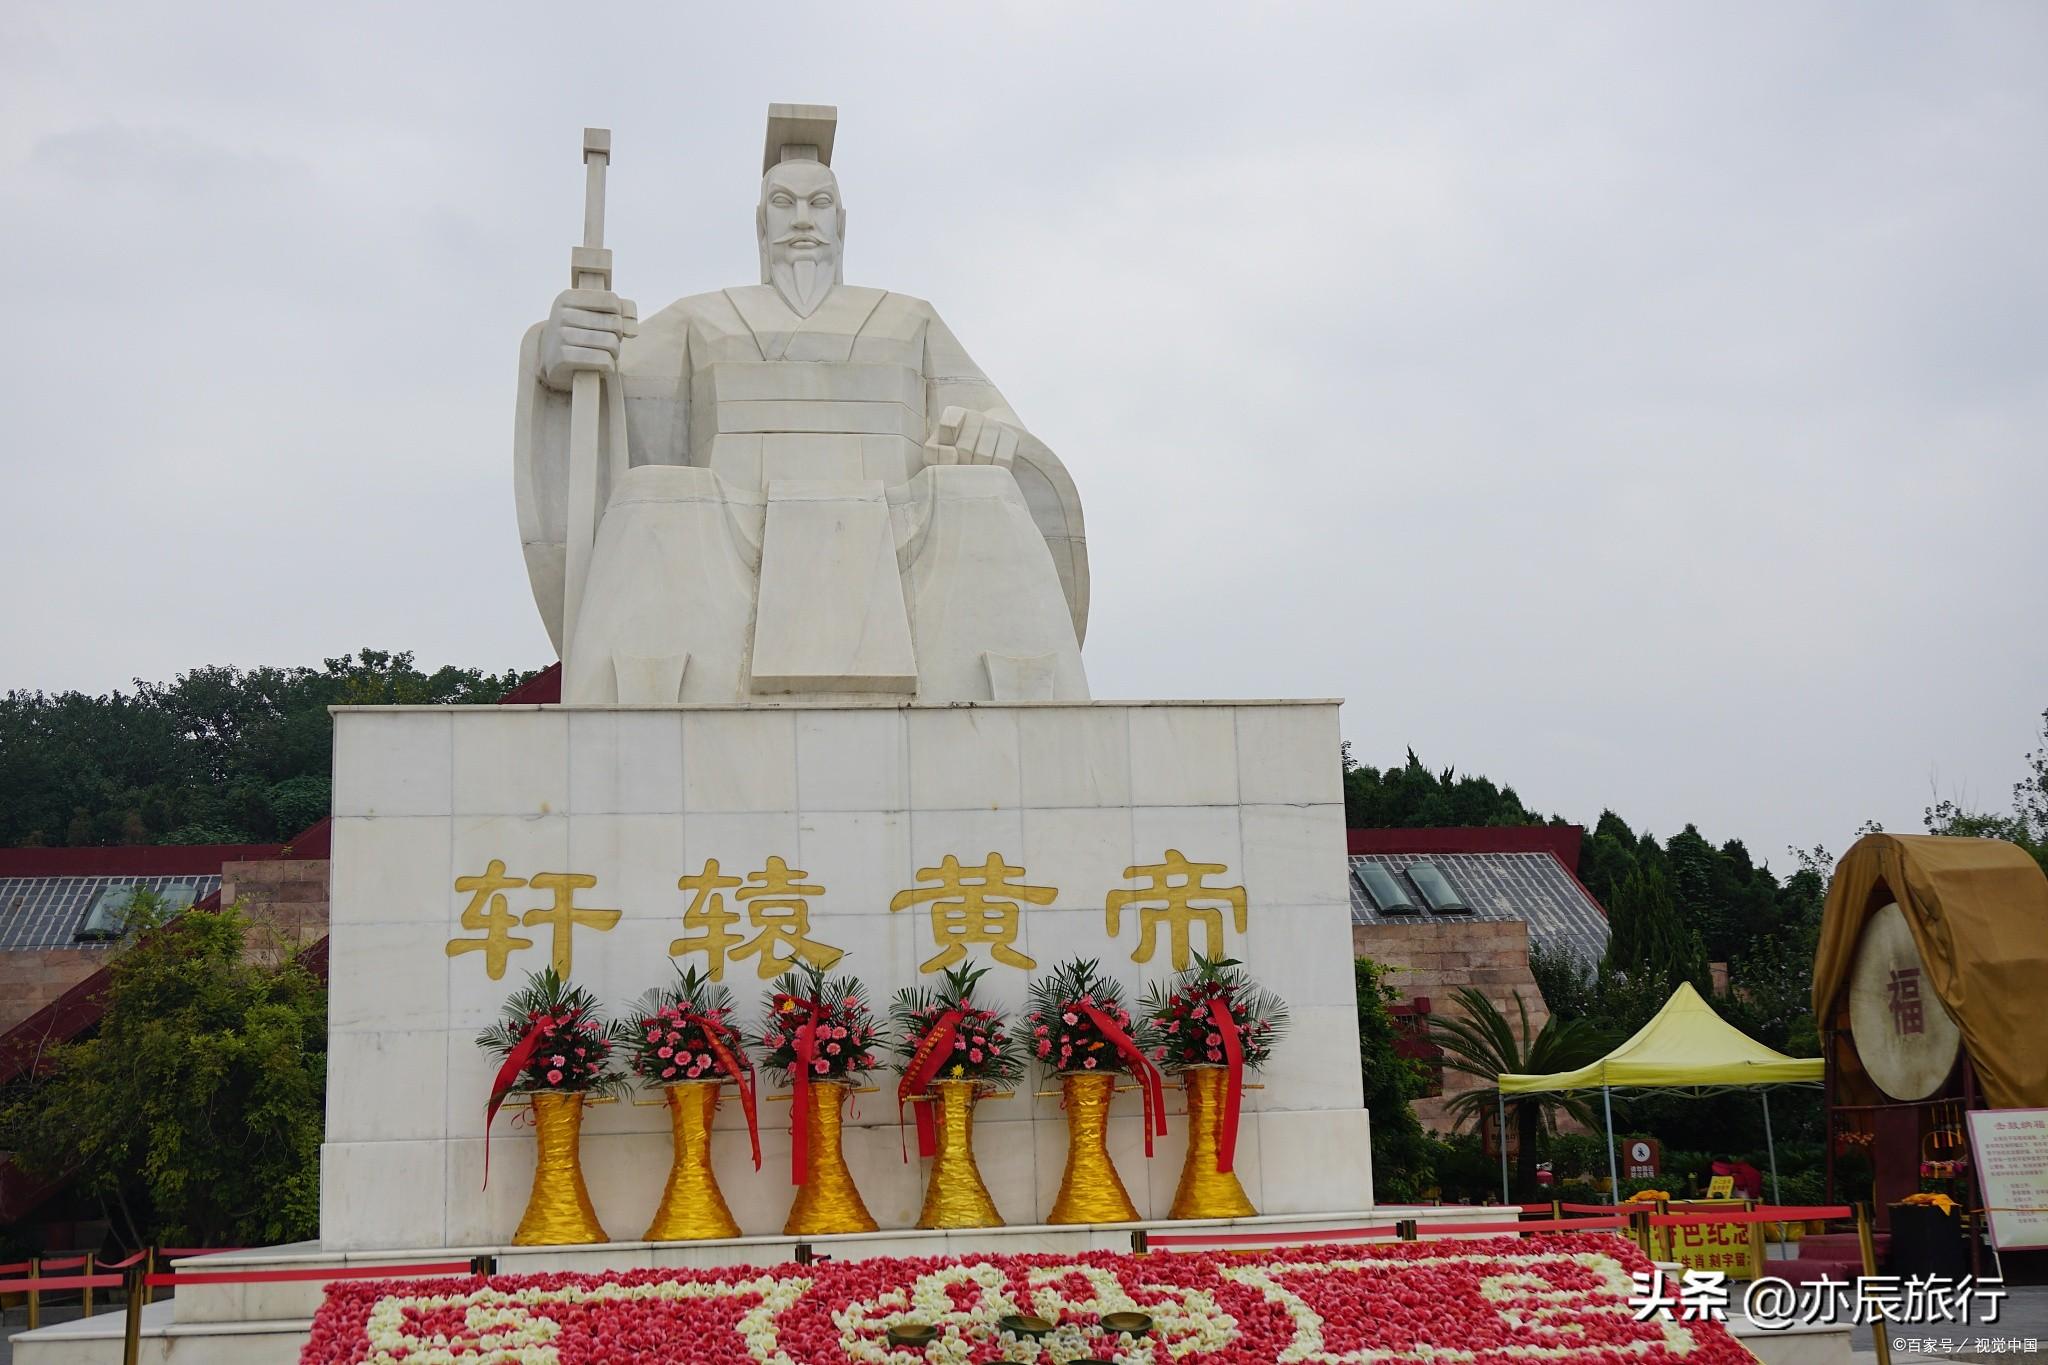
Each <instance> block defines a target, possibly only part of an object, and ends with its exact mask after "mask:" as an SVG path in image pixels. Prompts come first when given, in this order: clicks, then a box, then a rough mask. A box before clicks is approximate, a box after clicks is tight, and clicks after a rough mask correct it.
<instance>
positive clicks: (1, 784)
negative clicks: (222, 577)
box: [0, 649, 530, 845]
mask: <svg viewBox="0 0 2048 1365" xmlns="http://www.w3.org/2000/svg"><path fill="white" fill-rule="evenodd" d="M528 676H530V675H528V674H524V673H519V672H506V673H496V674H493V673H485V672H482V671H480V670H477V669H473V668H468V669H465V668H442V669H437V670H435V671H434V672H431V673H427V672H423V671H421V670H420V669H419V668H417V667H416V666H415V665H414V663H413V656H412V655H411V654H405V653H398V654H394V653H388V652H386V651H382V650H374V649H365V650H363V651H362V652H361V654H360V655H355V654H345V655H343V656H341V657H340V658H338V659H328V660H325V661H324V663H323V664H322V666H321V667H319V668H252V669H247V670H243V669H237V668H219V667H208V668H197V669H193V670H192V671H190V672H188V673H181V674H179V675H178V677H177V680H176V681H175V682H170V683H151V682H142V681H139V680H138V681H137V683H136V687H135V691H134V692H133V693H132V694H130V693H123V692H112V693H109V694H107V695H106V696H103V697H92V696H87V695H85V694H83V693H79V692H64V693H58V694H56V695H54V696H52V695H46V694H44V693H41V692H20V691H17V692H10V693H8V694H7V695H6V697H5V698H0V845H40V844H110V843H184V844H191V843H268V842H274V841H278V840H283V839H289V838H291V837H292V836H293V835H295V834H297V833H298V832H299V831H300V830H302V829H304V828H306V826H308V825H310V824H312V823H313V822H315V821H316V820H318V819H319V818H320V817H321V816H322V815H324V814H325V813H326V811H327V808H328V778H329V772H328V767H329V762H330V752H331V749H332V745H333V733H334V730H333V720H332V718H331V717H330V716H329V715H328V713H327V708H328V707H329V706H339V705H400V704H420V705H428V704H444V703H445V704H469V703H490V702H495V701H497V700H498V699H499V698H500V697H502V696H504V694H505V693H506V692H509V691H510V690H512V688H514V687H516V686H517V685H518V684H519V683H521V682H522V681H524V680H525V679H526V678H527V677H528Z"/></svg>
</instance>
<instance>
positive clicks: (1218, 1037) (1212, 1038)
mask: <svg viewBox="0 0 2048 1365" xmlns="http://www.w3.org/2000/svg"><path fill="white" fill-rule="evenodd" d="M1202 1041H1203V1042H1205V1043H1207V1044H1208V1045H1209V1046H1210V1047H1214V1046H1216V1044H1218V1043H1220V1042H1222V1041H1223V1035H1222V1034H1220V1033H1212V1034H1210V1035H1209V1036H1208V1037H1207V1038H1204V1039H1203V1040H1202Z"/></svg>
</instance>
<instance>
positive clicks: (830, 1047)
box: [825, 1043, 839, 1057]
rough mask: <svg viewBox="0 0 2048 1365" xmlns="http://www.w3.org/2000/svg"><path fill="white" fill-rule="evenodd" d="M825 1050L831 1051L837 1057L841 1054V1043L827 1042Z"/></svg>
mask: <svg viewBox="0 0 2048 1365" xmlns="http://www.w3.org/2000/svg"><path fill="white" fill-rule="evenodd" d="M825 1051H826V1052H828V1053H830V1054H831V1055H832V1056H834V1057H837V1056H838V1055H839V1044H837V1043H827V1044H825Z"/></svg>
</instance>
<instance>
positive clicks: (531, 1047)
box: [484, 1016, 546, 1189]
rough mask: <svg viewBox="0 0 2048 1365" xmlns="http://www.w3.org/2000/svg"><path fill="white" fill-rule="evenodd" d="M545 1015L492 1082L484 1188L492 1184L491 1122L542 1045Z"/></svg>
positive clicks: (508, 1056) (486, 1109)
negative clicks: (541, 1038)
mask: <svg viewBox="0 0 2048 1365" xmlns="http://www.w3.org/2000/svg"><path fill="white" fill-rule="evenodd" d="M545 1026H546V1021H545V1016H543V1019H542V1020H540V1021H536V1022H535V1023H534V1025H533V1027H531V1028H529V1029H527V1030H526V1036H525V1037H524V1038H521V1039H520V1040H519V1041H518V1042H517V1043H515V1044H513V1046H512V1050H511V1051H510V1052H508V1053H506V1054H505V1064H504V1065H503V1066H501V1067H499V1068H498V1075H497V1078H496V1079H494V1080H493V1081H492V1082H491V1101H490V1103H489V1104H487V1105H486V1106H484V1188H485V1189H489V1188H490V1185H491V1124H492V1122H493V1121H494V1120H496V1119H497V1117H498V1109H499V1107H500V1106H501V1105H503V1104H504V1103H505V1097H506V1096H507V1095H509V1094H511V1093H512V1087H513V1086H515V1085H517V1084H519V1073H520V1072H522V1071H524V1070H526V1064H527V1063H528V1062H530V1061H532V1060H533V1054H534V1052H535V1050H537V1049H538V1048H539V1047H540V1036H541V1034H542V1032H543V1031H544V1030H545Z"/></svg>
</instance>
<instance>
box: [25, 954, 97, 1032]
mask: <svg viewBox="0 0 2048 1365" xmlns="http://www.w3.org/2000/svg"><path fill="white" fill-rule="evenodd" d="M111 961H113V956H112V954H110V953H109V952H108V951H107V950H106V949H105V948H31V949H22V950H20V951H18V952H16V951H10V952H5V953H0V1033H5V1032H6V1031H7V1030H9V1029H11V1028H13V1027H14V1026H15V1025H16V1024H18V1023H20V1022H21V1021H22V1020H24V1019H26V1018H28V1017H29V1016H30V1015H31V1014H34V1013H35V1012H36V1011H37V1010H39V1009H41V1008H42V1007H43V1006H45V1005H47V1004H49V1003H50V1002H51V1001H52V1000H55V999H56V998H57V997H58V996H60V995H62V994H64V992H66V991H68V990H70V989H71V988H72V987H73V986H76V985H77V984H78V983H79V982H81V981H83V980H85V979H86V978H87V977H88V976H91V975H92V974H93V973H94V972H96V971H98V970H99V969H100V968H102V967H104V966H106V965H107V963H109V962H111Z"/></svg>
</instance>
